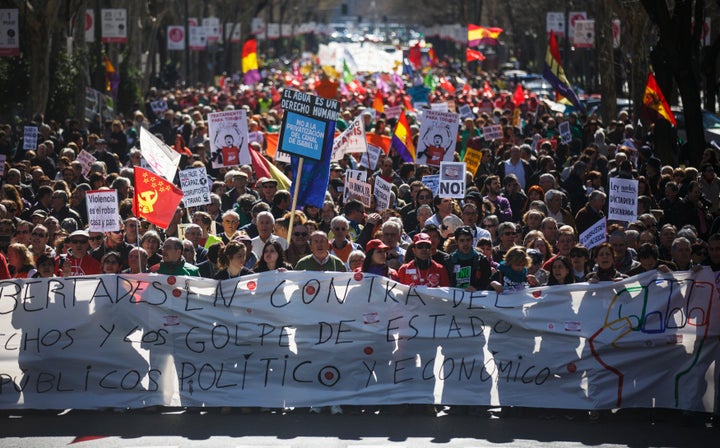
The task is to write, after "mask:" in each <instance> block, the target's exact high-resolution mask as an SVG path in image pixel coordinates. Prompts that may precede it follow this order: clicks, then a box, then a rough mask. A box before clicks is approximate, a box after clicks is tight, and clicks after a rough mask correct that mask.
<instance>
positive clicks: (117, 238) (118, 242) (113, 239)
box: [90, 224, 133, 269]
mask: <svg viewBox="0 0 720 448" xmlns="http://www.w3.org/2000/svg"><path fill="white" fill-rule="evenodd" d="M124 233H125V226H124V225H122V224H120V230H114V231H111V232H105V234H104V241H103V242H102V244H101V245H99V246H98V247H97V248H95V249H93V250H92V251H91V252H90V255H92V257H93V258H95V259H96V260H97V261H98V262H99V261H100V260H102V257H103V255H105V254H106V253H108V252H117V253H119V254H120V265H121V266H122V269H127V268H128V267H129V266H128V255H129V254H130V249H132V248H133V246H132V245H130V244H128V243H127V242H126V241H125V238H123V236H124ZM95 238H97V236H95Z"/></svg>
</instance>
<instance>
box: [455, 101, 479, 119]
mask: <svg viewBox="0 0 720 448" xmlns="http://www.w3.org/2000/svg"><path fill="white" fill-rule="evenodd" d="M458 112H460V118H461V119H463V120H465V119H466V118H475V114H474V113H473V111H472V108H471V107H470V106H469V105H468V104H463V105H462V106H460V110H459V111H458Z"/></svg>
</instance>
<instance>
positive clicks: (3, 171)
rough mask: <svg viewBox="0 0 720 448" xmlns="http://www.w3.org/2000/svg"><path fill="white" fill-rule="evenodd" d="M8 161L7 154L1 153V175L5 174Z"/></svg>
mask: <svg viewBox="0 0 720 448" xmlns="http://www.w3.org/2000/svg"><path fill="white" fill-rule="evenodd" d="M6 161H7V154H0V177H3V176H5V162H6Z"/></svg>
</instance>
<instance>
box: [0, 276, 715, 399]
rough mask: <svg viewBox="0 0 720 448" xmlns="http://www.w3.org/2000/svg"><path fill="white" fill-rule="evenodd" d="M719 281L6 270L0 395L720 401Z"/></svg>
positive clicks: (0, 311) (0, 305)
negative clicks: (480, 286) (36, 275)
mask: <svg viewBox="0 0 720 448" xmlns="http://www.w3.org/2000/svg"><path fill="white" fill-rule="evenodd" d="M714 285H715V275H714V274H713V272H712V271H711V270H710V269H708V268H705V269H702V270H700V272H698V273H690V272H674V273H670V274H667V275H659V274H658V273H657V271H650V272H646V273H644V274H641V275H639V276H636V277H631V278H629V279H624V280H621V281H618V282H600V283H598V284H588V283H579V284H571V285H560V286H551V287H541V288H532V289H526V290H520V291H514V292H506V293H502V294H497V293H495V292H489V291H476V292H468V291H464V290H460V289H454V288H427V287H417V288H416V287H408V286H405V285H401V284H398V283H396V282H394V281H392V280H390V279H388V278H385V277H381V276H375V275H370V274H364V273H337V272H332V273H322V272H309V271H303V272H299V271H287V272H282V273H281V272H277V271H271V272H264V273H262V274H252V275H246V276H242V277H240V278H236V279H230V280H225V281H222V282H219V281H216V280H212V279H205V278H199V277H176V276H166V275H157V274H140V275H123V274H120V275H98V276H82V277H75V278H62V277H60V278H51V279H32V281H30V280H29V279H28V280H24V279H9V280H5V281H4V282H3V285H2V288H3V291H4V292H3V293H2V294H0V372H1V373H0V378H1V379H2V381H0V408H3V409H33V408H39V409H100V408H123V409H125V408H145V407H147V406H152V405H160V406H186V407H195V406H198V407H220V406H242V407H244V406H262V407H278V408H280V407H284V406H287V407H308V406H328V405H334V404H338V405H342V404H353V405H377V404H384V405H388V404H400V403H427V404H438V405H443V404H445V405H475V406H489V405H494V406H527V407H540V408H563V409H615V408H638V407H647V406H648V403H652V406H653V407H655V408H667V409H675V410H690V411H700V412H713V411H715V412H717V410H718V408H717V401H716V400H715V393H716V391H717V389H716V388H715V386H716V385H717V383H716V382H717V377H716V376H706V375H707V372H709V371H711V370H712V368H713V367H712V366H713V365H714V364H715V363H716V358H717V355H716V354H717V353H718V350H720V337H719V336H720V331H718V328H719V327H718V323H719V322H720V318H719V317H720V315H719V313H720V310H718V307H715V306H712V304H714V303H715V302H716V301H717V300H718V291H717V290H716V289H715V287H714ZM11 291H12V292H13V293H12V294H11V293H10V292H11ZM16 291H22V292H23V294H22V295H20V294H18V293H17V292H16ZM667 322H672V323H673V325H665V323H667ZM538 340H542V345H541V346H540V345H538V344H537V343H536V341H538ZM578 347H581V348H580V349H578ZM80 361H82V362H80Z"/></svg>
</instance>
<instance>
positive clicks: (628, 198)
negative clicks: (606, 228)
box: [608, 177, 638, 222]
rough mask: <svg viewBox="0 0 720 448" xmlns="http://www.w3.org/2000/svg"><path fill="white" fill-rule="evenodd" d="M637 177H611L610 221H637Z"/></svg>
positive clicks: (609, 194) (609, 193)
mask: <svg viewBox="0 0 720 448" xmlns="http://www.w3.org/2000/svg"><path fill="white" fill-rule="evenodd" d="M637 198H638V181H637V179H621V178H619V177H611V178H610V191H609V192H608V219H609V220H610V221H625V222H633V221H637Z"/></svg>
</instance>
